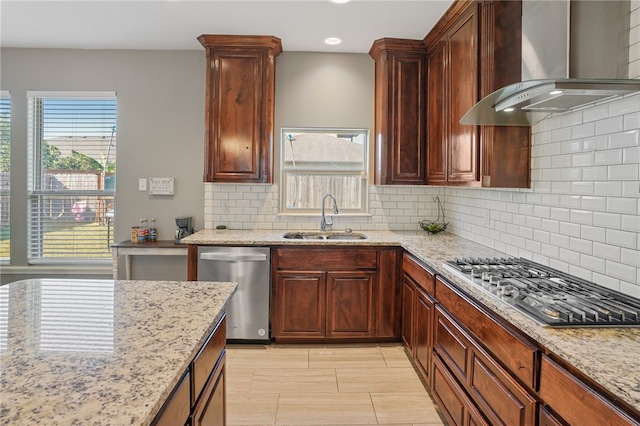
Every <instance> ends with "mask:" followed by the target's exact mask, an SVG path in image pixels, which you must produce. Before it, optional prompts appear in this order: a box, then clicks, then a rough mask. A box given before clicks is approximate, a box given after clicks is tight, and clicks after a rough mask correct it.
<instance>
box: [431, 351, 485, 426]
mask: <svg viewBox="0 0 640 426" xmlns="http://www.w3.org/2000/svg"><path fill="white" fill-rule="evenodd" d="M432 376H433V381H432V387H431V390H432V392H433V396H434V398H435V399H436V400H437V401H438V406H439V407H440V408H441V409H442V411H443V412H444V414H445V417H447V419H448V420H449V422H450V423H452V424H453V425H456V426H472V425H478V426H480V425H483V426H488V425H489V423H487V422H486V421H485V419H484V418H483V417H482V415H481V414H480V413H479V412H478V411H477V409H476V408H475V407H474V406H473V403H472V402H471V401H470V400H469V398H468V397H467V395H466V394H465V392H464V390H463V389H462V388H461V387H460V385H459V384H458V383H457V381H456V379H455V378H454V377H453V376H452V375H451V374H450V373H449V371H448V370H447V367H445V366H444V364H442V362H441V361H440V359H439V358H438V356H437V355H434V357H433V371H432Z"/></svg>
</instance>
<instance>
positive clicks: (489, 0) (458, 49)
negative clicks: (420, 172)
mask: <svg viewBox="0 0 640 426" xmlns="http://www.w3.org/2000/svg"><path fill="white" fill-rule="evenodd" d="M521 10H522V4H521V2H520V1H493V0H485V1H467V0H458V1H456V2H455V3H454V4H453V5H452V6H451V8H449V10H448V11H447V12H446V13H445V15H444V16H443V18H442V19H441V20H440V21H438V23H437V24H436V25H435V26H434V28H433V30H432V31H431V32H430V33H429V34H427V36H426V37H425V39H424V43H425V45H426V46H427V49H428V64H427V69H428V76H427V87H428V93H427V111H426V126H427V183H429V184H434V185H461V186H484V187H515V188H527V187H529V186H530V168H531V165H530V150H531V147H530V128H529V127H498V126H470V125H462V124H460V119H461V118H462V116H464V114H466V112H467V111H468V110H469V109H470V108H471V107H472V106H473V105H474V104H475V103H476V102H477V101H479V100H480V99H482V97H484V96H486V95H488V94H490V93H492V92H494V91H495V90H497V89H499V88H501V87H503V86H506V85H508V84H511V83H514V82H517V81H519V80H520V70H521V65H520V58H521V24H520V22H521Z"/></svg>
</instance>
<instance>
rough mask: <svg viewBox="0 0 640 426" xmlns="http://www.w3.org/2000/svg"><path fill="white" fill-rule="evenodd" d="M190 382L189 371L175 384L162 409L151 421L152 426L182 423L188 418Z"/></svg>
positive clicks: (170, 425)
mask: <svg viewBox="0 0 640 426" xmlns="http://www.w3.org/2000/svg"><path fill="white" fill-rule="evenodd" d="M190 383H191V375H190V374H189V372H187V373H185V375H184V377H183V378H182V379H181V380H180V383H178V385H177V386H176V389H175V390H174V391H173V393H172V394H171V396H170V397H169V399H167V402H166V403H165V405H164V407H162V411H161V412H160V414H158V416H157V417H156V418H155V419H154V421H153V422H152V423H151V424H152V425H154V426H175V425H183V424H185V423H186V422H187V420H188V419H189V413H190V412H191V401H190V399H189V395H190V391H189V390H190V388H191V386H190Z"/></svg>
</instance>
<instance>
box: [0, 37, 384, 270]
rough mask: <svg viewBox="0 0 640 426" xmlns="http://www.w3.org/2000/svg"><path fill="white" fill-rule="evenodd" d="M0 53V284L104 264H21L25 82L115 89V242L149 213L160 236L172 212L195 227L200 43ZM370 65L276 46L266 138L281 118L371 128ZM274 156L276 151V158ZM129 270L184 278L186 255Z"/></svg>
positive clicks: (199, 212) (199, 197)
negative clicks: (7, 188) (144, 185)
mask: <svg viewBox="0 0 640 426" xmlns="http://www.w3.org/2000/svg"><path fill="white" fill-rule="evenodd" d="M0 55H1V59H2V60H1V61H0V66H1V68H0V89H2V90H9V91H10V93H11V99H12V147H11V148H12V153H11V155H12V182H11V186H12V189H13V191H12V198H11V220H12V222H11V232H12V237H13V238H12V242H11V245H12V247H11V248H12V251H11V265H10V266H9V267H6V266H3V270H2V277H1V278H2V282H8V281H12V280H15V279H22V278H27V277H30V276H38V275H42V274H44V275H50V274H51V273H56V274H60V275H78V274H79V275H81V276H95V274H96V273H97V274H103V275H105V276H109V275H108V274H109V271H110V266H106V267H104V268H102V269H99V270H96V269H86V270H83V269H81V268H71V269H70V268H64V267H63V268H51V267H49V268H44V270H43V269H41V267H33V266H27V258H26V229H27V201H28V200H27V184H26V182H27V167H26V165H27V152H28V151H27V149H28V144H27V115H26V113H27V101H26V92H27V91H28V90H58V91H64V90H69V91H83V90H84V91H99V90H115V91H116V92H117V97H118V117H117V122H118V130H117V194H116V210H117V212H116V241H122V240H126V239H128V238H129V237H130V227H131V226H132V225H136V224H137V222H138V219H139V218H141V217H155V218H156V219H157V223H158V228H159V236H160V239H172V238H173V233H174V230H175V222H174V218H175V217H176V216H181V215H190V216H193V217H194V219H195V229H196V230H198V229H202V228H204V223H203V217H204V192H205V191H204V184H203V182H202V175H203V168H204V160H203V153H204V95H205V71H206V66H205V52H204V49H203V50H202V51H125V50H118V51H115V50H67V49H14V48H4V49H2V50H1V51H0ZM373 67H374V64H373V60H372V59H371V58H370V57H369V56H368V55H366V54H324V53H304V52H283V53H282V54H281V55H280V56H279V57H278V59H277V70H276V78H277V81H276V126H275V128H276V135H275V138H274V140H275V143H276V146H277V142H278V141H279V129H280V127H282V126H285V127H289V126H291V127H294V126H300V127H335V126H345V127H362V128H373V75H374V71H373V70H374V68H373ZM278 156H279V150H276V152H275V155H274V159H275V163H276V165H277V164H278V158H279V157H278ZM277 172H278V171H277V170H276V174H275V176H276V177H277ZM149 177H174V178H175V195H174V196H171V197H168V196H150V195H149V194H148V193H146V192H139V191H138V179H139V178H149ZM121 263H122V262H121ZM123 269H124V265H122V264H121V275H120V277H121V278H122V277H123V272H122V271H123ZM25 271H27V272H26V274H25ZM133 278H134V279H184V278H186V259H185V258H184V257H180V256H171V257H145V256H136V257H135V258H134V261H133Z"/></svg>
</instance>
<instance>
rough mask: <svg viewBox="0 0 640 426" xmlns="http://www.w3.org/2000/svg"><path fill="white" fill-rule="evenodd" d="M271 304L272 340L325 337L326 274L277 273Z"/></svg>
mask: <svg viewBox="0 0 640 426" xmlns="http://www.w3.org/2000/svg"><path fill="white" fill-rule="evenodd" d="M275 286H276V291H275V300H274V301H273V305H274V306H273V309H274V315H273V319H274V321H273V324H272V328H273V330H272V331H273V336H274V337H276V338H277V337H281V336H282V337H286V336H288V337H324V334H325V309H326V305H325V301H326V288H327V286H326V274H325V273H324V272H278V273H277V274H276V282H275Z"/></svg>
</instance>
